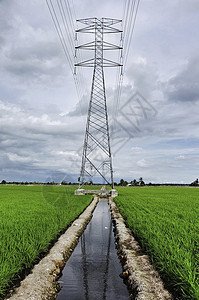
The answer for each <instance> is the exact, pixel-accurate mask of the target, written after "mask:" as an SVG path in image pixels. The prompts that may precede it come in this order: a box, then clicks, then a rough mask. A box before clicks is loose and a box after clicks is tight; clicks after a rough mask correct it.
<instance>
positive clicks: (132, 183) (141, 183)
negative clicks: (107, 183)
mask: <svg viewBox="0 0 199 300" xmlns="http://www.w3.org/2000/svg"><path fill="white" fill-rule="evenodd" d="M115 185H116V186H144V185H145V182H144V180H143V178H142V177H140V178H139V180H136V179H134V180H132V181H130V182H128V181H126V180H124V179H120V182H119V183H118V184H117V183H115Z"/></svg>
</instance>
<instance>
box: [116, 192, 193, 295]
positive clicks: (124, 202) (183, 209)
mask: <svg viewBox="0 0 199 300" xmlns="http://www.w3.org/2000/svg"><path fill="white" fill-rule="evenodd" d="M117 189H118V191H119V196H118V197H116V198H115V202H116V204H117V206H118V208H119V210H120V212H121V214H122V215H123V217H124V218H125V220H126V223H127V224H128V226H129V227H130V229H131V231H132V233H133V235H134V236H135V238H136V239H137V240H138V241H139V243H140V244H141V246H142V248H143V249H144V250H145V252H146V253H147V254H148V255H149V257H150V259H151V262H152V263H153V265H154V267H155V268H156V269H157V270H159V273H160V275H161V277H162V278H163V279H164V281H165V282H166V285H167V288H169V289H170V290H171V291H172V292H173V294H174V296H175V299H192V300H193V299H199V218H198V216H199V189H197V188H184V187H124V188H122V187H120V188H117Z"/></svg>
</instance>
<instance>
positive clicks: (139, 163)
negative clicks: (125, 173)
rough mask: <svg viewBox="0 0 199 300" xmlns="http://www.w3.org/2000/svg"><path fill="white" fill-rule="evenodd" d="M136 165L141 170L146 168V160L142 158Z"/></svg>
mask: <svg viewBox="0 0 199 300" xmlns="http://www.w3.org/2000/svg"><path fill="white" fill-rule="evenodd" d="M136 164H137V166H138V167H141V168H145V167H147V162H146V160H145V159H144V158H142V159H140V160H138V161H137V162H136Z"/></svg>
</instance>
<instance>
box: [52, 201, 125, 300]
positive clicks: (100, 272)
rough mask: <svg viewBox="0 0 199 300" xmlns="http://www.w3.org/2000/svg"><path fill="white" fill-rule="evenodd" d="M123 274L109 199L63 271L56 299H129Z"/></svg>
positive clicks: (100, 209) (97, 209)
mask: <svg viewBox="0 0 199 300" xmlns="http://www.w3.org/2000/svg"><path fill="white" fill-rule="evenodd" d="M121 272H122V270H121V265H120V263H119V260H118V258H117V253H116V249H115V244H114V235H113V230H112V222H111V217H110V212H109V206H108V203H107V200H106V199H101V200H100V202H99V203H98V205H97V207H96V209H95V212H94V214H93V218H92V220H91V222H90V223H89V224H88V226H87V228H86V230H85V231H84V233H83V234H82V236H81V238H80V240H79V243H78V245H77V247H76V248H75V250H74V252H73V254H72V256H71V257H70V259H69V260H68V262H67V264H66V267H65V268H64V270H63V276H62V277H61V278H60V280H61V281H63V284H62V290H61V291H60V293H59V295H58V297H57V299H58V300H63V299H70V300H77V299H78V300H80V299H86V300H92V299H95V300H98V299H100V300H101V299H108V300H111V299H121V300H122V299H128V298H129V294H128V291H127V288H126V286H125V285H124V284H123V281H122V279H121V278H120V277H119V274H120V273H121Z"/></svg>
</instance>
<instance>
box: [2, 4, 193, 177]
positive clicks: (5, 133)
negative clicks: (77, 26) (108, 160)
mask: <svg viewBox="0 0 199 300" xmlns="http://www.w3.org/2000/svg"><path fill="white" fill-rule="evenodd" d="M55 2H56V1H54V3H55ZM70 3H72V0H71V1H70ZM73 4H74V6H73V8H74V9H73V13H74V15H75V16H76V18H86V17H93V16H97V17H104V16H105V17H110V18H122V9H123V1H119V0H109V1H107V0H106V1H105V0H101V1H97V0H92V1H91V0H81V1H80V0H73ZM113 7H114V9H113ZM0 29H1V30H0V78H1V81H0V145H1V147H0V162H1V164H0V181H1V180H3V179H5V180H7V181H26V180H28V181H34V180H36V181H38V180H39V181H46V180H49V178H51V179H52V180H55V181H61V180H63V179H65V180H70V179H71V180H73V179H74V180H77V177H78V173H79V170H80V162H81V151H82V150H81V146H82V144H83V139H84V130H85V125H86V114H87V105H88V100H89V93H90V86H91V74H90V73H89V72H87V71H85V72H87V73H86V79H87V81H86V82H87V83H86V85H84V86H83V87H84V90H83V94H80V97H78V95H77V92H76V88H75V84H74V78H73V76H72V72H71V70H70V68H69V64H68V62H67V60H66V57H65V55H64V52H63V49H62V47H61V43H60V41H59V38H58V35H57V33H56V31H55V27H54V25H53V22H52V19H51V16H50V13H49V10H48V7H47V4H46V1H41V0H29V1H23V0H12V1H9V0H0ZM198 29H199V1H198V0H190V1H185V0H167V1H156V0H141V1H140V6H139V11H138V15H137V20H136V26H135V30H134V35H133V39H132V44H131V47H130V50H129V55H128V60H127V64H126V69H125V76H124V82H123V90H122V97H121V100H120V110H119V113H118V116H117V120H116V121H115V123H117V126H116V132H114V131H113V132H112V133H111V138H112V139H111V142H112V152H113V166H114V177H115V179H116V180H117V179H120V178H124V179H126V180H133V179H134V178H136V179H139V177H141V176H142V177H143V178H144V180H145V181H146V182H156V183H157V182H177V183H190V182H191V181H193V180H195V179H196V178H197V177H199V131H198V127H199V117H198V115H199V81H198V78H199V33H198ZM108 72H110V71H108ZM111 72H113V73H112V75H110V74H109V73H107V77H106V88H107V98H108V109H109V116H110V123H111V122H112V121H111V120H112V117H113V108H114V96H113V95H114V88H115V85H114V84H113V80H112V79H111V78H112V77H113V75H114V74H115V73H114V72H115V71H114V70H111ZM114 76H115V75H114Z"/></svg>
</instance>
